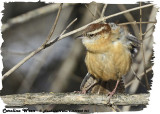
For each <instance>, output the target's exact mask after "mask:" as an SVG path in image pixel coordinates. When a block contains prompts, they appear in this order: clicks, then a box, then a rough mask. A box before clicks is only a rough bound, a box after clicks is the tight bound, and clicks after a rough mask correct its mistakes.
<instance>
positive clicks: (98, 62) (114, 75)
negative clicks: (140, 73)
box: [85, 43, 131, 81]
mask: <svg viewBox="0 0 160 114" xmlns="http://www.w3.org/2000/svg"><path fill="white" fill-rule="evenodd" d="M85 62H86V65H87V68H88V72H89V73H91V74H92V75H93V76H95V77H96V78H100V79H102V80H104V81H107V80H110V79H112V80H117V79H118V78H120V77H122V76H123V75H125V74H126V73H127V72H128V71H129V69H130V65H131V54H130V52H129V51H128V49H127V48H126V47H124V46H123V45H122V44H121V43H115V44H112V45H111V46H110V47H109V48H107V50H106V51H105V52H103V53H92V52H87V55H86V59H85Z"/></svg>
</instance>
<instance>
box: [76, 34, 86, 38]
mask: <svg viewBox="0 0 160 114" xmlns="http://www.w3.org/2000/svg"><path fill="white" fill-rule="evenodd" d="M75 38H76V39H82V38H84V36H83V35H82V34H81V35H78V36H76V37H75Z"/></svg>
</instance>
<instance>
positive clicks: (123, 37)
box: [82, 23, 139, 95]
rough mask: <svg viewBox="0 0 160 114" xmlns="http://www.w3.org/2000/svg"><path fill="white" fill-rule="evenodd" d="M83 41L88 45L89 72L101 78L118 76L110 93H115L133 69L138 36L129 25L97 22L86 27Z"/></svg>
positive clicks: (86, 60) (115, 77)
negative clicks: (132, 33) (132, 64)
mask: <svg viewBox="0 0 160 114" xmlns="http://www.w3.org/2000/svg"><path fill="white" fill-rule="evenodd" d="M82 43H83V45H84V46H85V47H86V49H87V54H86V57H85V63H86V66H87V69H88V72H89V74H92V75H93V76H94V77H95V78H96V79H97V80H102V81H108V80H117V83H116V86H115V88H114V90H113V91H112V92H111V93H110V95H113V94H114V93H115V91H116V88H117V86H118V83H119V81H120V78H121V77H122V76H124V75H125V74H126V73H127V72H128V71H129V70H130V66H131V62H132V57H133V56H134V54H135V53H136V52H137V50H136V48H137V47H138V44H139V41H138V39H137V38H136V37H135V36H133V35H131V34H130V33H129V32H128V30H127V28H126V27H123V26H118V25H116V24H114V23H108V24H100V23H96V24H91V25H89V26H88V27H87V28H86V29H85V30H84V32H83V34H82ZM87 75H88V74H87ZM82 83H83V82H82Z"/></svg>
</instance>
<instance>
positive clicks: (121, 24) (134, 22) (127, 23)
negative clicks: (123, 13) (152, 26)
mask: <svg viewBox="0 0 160 114" xmlns="http://www.w3.org/2000/svg"><path fill="white" fill-rule="evenodd" d="M149 23H156V22H154V21H148V22H136V21H133V22H126V23H120V24H118V25H120V26H123V25H129V24H133V25H135V24H149Z"/></svg>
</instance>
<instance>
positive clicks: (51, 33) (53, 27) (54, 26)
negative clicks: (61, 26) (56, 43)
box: [42, 3, 63, 47]
mask: <svg viewBox="0 0 160 114" xmlns="http://www.w3.org/2000/svg"><path fill="white" fill-rule="evenodd" d="M62 5H63V4H62V3H61V4H60V6H59V10H58V13H57V16H56V19H55V21H54V24H53V26H52V28H51V31H50V33H49V35H48V37H47V39H46V41H45V42H44V43H43V44H42V46H43V47H45V45H46V44H47V43H48V41H49V40H50V39H51V36H52V35H53V32H54V30H55V28H56V25H57V22H58V19H59V16H60V12H61V10H62Z"/></svg>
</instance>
